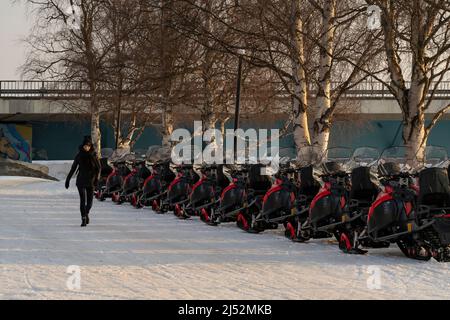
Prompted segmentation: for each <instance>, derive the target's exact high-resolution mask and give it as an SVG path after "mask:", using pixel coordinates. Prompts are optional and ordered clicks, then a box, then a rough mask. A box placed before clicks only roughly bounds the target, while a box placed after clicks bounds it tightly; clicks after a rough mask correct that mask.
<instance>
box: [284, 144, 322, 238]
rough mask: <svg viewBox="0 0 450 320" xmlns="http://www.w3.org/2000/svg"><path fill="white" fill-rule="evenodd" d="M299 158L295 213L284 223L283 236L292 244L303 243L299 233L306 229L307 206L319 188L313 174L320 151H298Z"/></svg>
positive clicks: (312, 149)
mask: <svg viewBox="0 0 450 320" xmlns="http://www.w3.org/2000/svg"><path fill="white" fill-rule="evenodd" d="M300 158H301V159H299V163H298V164H297V174H298V180H299V186H298V191H297V194H296V198H297V201H296V209H297V212H296V213H295V214H294V215H292V216H291V217H289V218H288V219H287V220H286V221H285V222H284V228H285V236H286V237H287V238H288V239H290V240H292V241H294V242H302V241H304V238H303V237H302V236H300V232H301V231H302V230H306V229H307V228H306V227H307V226H308V220H309V206H310V204H311V202H312V200H313V199H314V197H315V196H316V195H317V193H318V192H319V190H320V188H321V185H320V182H319V179H318V177H316V174H315V173H316V169H315V164H317V163H318V162H319V159H321V157H320V151H319V150H318V149H317V148H315V147H309V148H303V149H302V150H300Z"/></svg>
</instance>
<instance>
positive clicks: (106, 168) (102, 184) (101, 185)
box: [94, 148, 113, 201]
mask: <svg viewBox="0 0 450 320" xmlns="http://www.w3.org/2000/svg"><path fill="white" fill-rule="evenodd" d="M112 153H113V150H112V149H106V148H105V149H102V151H101V155H102V157H101V159H100V167H101V169H100V179H99V181H98V184H97V186H96V187H95V192H94V195H95V198H96V199H97V200H101V201H104V200H105V198H104V197H102V195H103V194H104V193H105V191H106V180H107V179H108V177H109V175H110V174H111V173H112V172H113V168H112V167H111V166H110V165H109V162H108V158H109V157H111V155H112Z"/></svg>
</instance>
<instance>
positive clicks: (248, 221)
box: [236, 164, 276, 232]
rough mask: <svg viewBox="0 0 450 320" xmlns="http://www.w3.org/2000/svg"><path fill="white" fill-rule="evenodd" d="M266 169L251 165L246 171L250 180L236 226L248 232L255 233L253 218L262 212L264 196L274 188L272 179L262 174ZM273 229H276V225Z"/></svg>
mask: <svg viewBox="0 0 450 320" xmlns="http://www.w3.org/2000/svg"><path fill="white" fill-rule="evenodd" d="M264 167H265V166H264V165H262V164H250V165H246V167H245V169H244V170H247V171H248V180H247V185H246V187H245V188H246V191H245V197H244V203H243V204H242V207H241V208H240V209H239V210H238V213H237V215H236V224H237V226H238V227H239V228H240V229H242V230H244V231H246V232H254V231H255V230H254V229H252V218H253V216H254V214H257V213H258V212H260V211H261V210H262V206H263V198H264V195H265V194H266V193H267V191H268V190H269V189H270V188H271V187H272V182H271V179H270V177H269V176H267V175H263V174H262V172H261V171H262V169H263V168H264ZM271 227H272V228H276V225H272V226H271ZM268 228H269V227H268Z"/></svg>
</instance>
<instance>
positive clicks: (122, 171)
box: [100, 158, 131, 202]
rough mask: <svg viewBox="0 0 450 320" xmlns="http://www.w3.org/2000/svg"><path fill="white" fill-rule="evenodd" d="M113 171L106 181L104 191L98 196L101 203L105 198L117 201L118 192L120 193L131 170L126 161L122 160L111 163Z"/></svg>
mask: <svg viewBox="0 0 450 320" xmlns="http://www.w3.org/2000/svg"><path fill="white" fill-rule="evenodd" d="M112 167H113V171H112V172H111V174H110V175H109V176H108V178H107V179H106V189H105V192H103V193H102V194H101V196H100V200H101V201H103V200H105V199H106V198H112V200H113V202H116V201H117V200H118V197H119V195H120V192H121V191H122V187H123V181H124V179H125V177H126V176H127V175H129V174H130V172H131V170H130V169H129V168H128V167H127V165H126V161H125V160H123V159H120V158H119V159H116V160H113V162H112Z"/></svg>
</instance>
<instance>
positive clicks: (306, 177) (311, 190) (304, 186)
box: [299, 166, 320, 198]
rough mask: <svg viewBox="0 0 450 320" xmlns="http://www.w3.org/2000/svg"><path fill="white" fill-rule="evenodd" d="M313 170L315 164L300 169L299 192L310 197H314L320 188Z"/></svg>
mask: <svg viewBox="0 0 450 320" xmlns="http://www.w3.org/2000/svg"><path fill="white" fill-rule="evenodd" d="M313 170H314V168H313V166H309V167H303V168H301V169H300V187H299V193H300V194H301V195H304V196H306V197H308V198H310V197H314V196H315V195H316V194H317V192H319V189H320V183H319V182H318V181H317V180H316V179H314V175H313Z"/></svg>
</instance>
